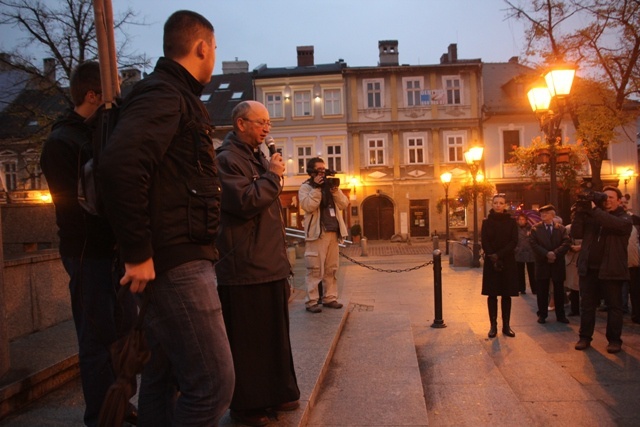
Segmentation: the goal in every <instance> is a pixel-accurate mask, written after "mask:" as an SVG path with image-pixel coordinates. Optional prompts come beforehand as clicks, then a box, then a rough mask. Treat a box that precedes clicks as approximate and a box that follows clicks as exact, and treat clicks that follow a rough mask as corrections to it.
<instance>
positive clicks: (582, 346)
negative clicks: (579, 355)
mask: <svg viewBox="0 0 640 427" xmlns="http://www.w3.org/2000/svg"><path fill="white" fill-rule="evenodd" d="M589 347H591V342H590V341H589V340H587V339H584V338H580V340H579V341H578V342H577V343H576V346H575V349H576V350H586V349H588V348H589Z"/></svg>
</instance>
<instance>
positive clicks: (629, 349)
mask: <svg viewBox="0 0 640 427" xmlns="http://www.w3.org/2000/svg"><path fill="white" fill-rule="evenodd" d="M441 248H442V245H441ZM345 252H346V253H347V254H348V255H349V256H350V257H352V258H354V259H355V260H357V261H358V262H361V263H364V264H366V265H367V266H369V268H364V267H362V266H360V265H355V264H353V263H351V262H350V261H347V260H346V259H344V258H341V267H340V271H339V283H340V287H341V290H340V292H341V294H340V300H341V302H343V303H345V308H344V309H342V310H330V309H325V310H323V312H322V313H319V314H311V313H308V312H306V311H305V310H304V292H303V291H302V288H303V285H302V283H303V280H304V266H303V260H301V259H298V260H296V266H295V272H296V277H295V279H294V287H295V288H296V291H295V292H294V298H293V300H292V302H291V304H290V313H291V337H292V344H293V352H294V361H295V365H296V372H297V374H298V381H299V385H300V389H301V392H302V396H301V404H302V405H301V408H300V409H299V410H297V411H293V412H292V413H288V414H282V415H281V416H280V418H279V420H278V421H275V420H274V421H273V422H272V424H273V425H278V426H304V425H310V426H321V425H322V426H326V425H336V426H338V425H339V426H345V425H360V426H373V425H410V426H426V425H429V426H454V425H455V426H459V425H466V426H484V425H492V426H493V425H498V426H499V425H504V426H507V425H509V426H513V425H531V426H561V425H562V426H564V425H581V426H592V425H593V426H602V425H605V426H606V425H620V426H627V425H629V426H631V425H637V424H638V421H637V420H639V419H640V405H638V396H639V395H640V369H639V368H640V325H635V324H632V323H631V322H630V321H629V319H628V317H625V325H624V329H623V337H622V338H623V340H624V344H623V352H622V353H619V354H615V355H610V354H608V353H607V352H606V350H605V347H606V344H607V342H606V338H605V337H604V328H605V313H599V314H598V321H597V325H596V333H595V336H594V341H593V343H592V344H593V347H592V348H591V349H589V350H587V351H585V352H579V351H576V350H574V349H573V345H574V344H575V342H576V341H577V329H578V322H579V320H578V319H577V318H575V317H572V318H570V319H571V324H569V325H565V324H561V323H556V322H555V319H554V316H553V313H551V315H550V317H549V318H548V319H547V323H546V324H544V325H540V324H538V323H536V315H535V311H536V308H535V305H536V303H535V296H534V295H531V294H526V295H523V296H522V297H519V298H514V300H513V309H512V322H511V324H512V328H513V329H514V331H515V332H516V334H517V336H516V337H515V338H508V337H504V336H503V335H502V334H501V333H499V334H498V337H497V338H494V339H491V340H490V339H488V338H487V331H488V328H489V324H488V319H487V309H486V298H485V297H482V296H481V295H480V284H481V269H468V268H454V267H452V266H450V265H449V263H448V259H447V257H446V256H443V257H442V282H443V296H442V299H443V319H444V323H445V324H446V327H445V328H432V327H431V325H432V324H433V317H434V312H435V311H434V296H433V267H432V266H431V265H429V266H427V267H424V268H420V269H416V270H411V271H403V272H398V273H387V272H381V271H378V270H376V269H379V270H408V269H411V268H413V267H415V266H418V265H421V264H424V262H425V261H428V260H429V259H430V258H431V246H430V244H425V243H414V244H413V245H407V244H406V243H397V244H395V243H394V244H390V243H388V242H387V243H386V244H384V245H380V244H371V243H370V245H369V256H367V257H361V256H359V253H358V248H357V247H351V248H349V249H347V250H346V251H345ZM347 303H349V304H348V305H347ZM499 327H501V323H500V321H499ZM61 329H62V330H63V331H59V335H58V339H57V340H56V339H51V338H49V339H48V340H47V341H43V342H41V343H37V342H36V337H32V338H31V340H32V341H33V342H32V343H31V344H30V345H29V346H26V345H25V344H24V343H21V345H22V346H23V348H30V349H31V350H30V351H24V352H23V353H21V354H22V355H23V356H21V357H22V358H23V359H22V360H21V361H20V362H21V366H22V369H23V372H22V373H23V374H24V376H25V378H27V379H25V380H23V381H22V382H21V383H20V384H21V386H22V391H23V392H24V390H25V388H28V386H29V380H28V378H29V373H28V369H29V368H28V367H27V365H28V361H27V359H29V358H30V357H31V358H41V357H42V355H43V354H46V353H47V352H48V349H49V348H50V346H51V343H55V344H56V345H57V346H61V347H65V346H66V347H67V348H68V347H69V346H71V347H74V345H73V343H74V340H75V337H74V336H73V334H72V333H69V328H66V329H65V328H61ZM70 330H71V331H72V327H71V329H70ZM34 335H39V334H34ZM62 341H64V342H65V343H66V344H62ZM16 345H18V343H17V344H16ZM35 349H38V350H35ZM12 352H13V346H12ZM72 353H73V352H72ZM12 354H13V353H12ZM69 357H73V354H71V355H68V356H67V357H66V358H61V360H67V361H68V360H69ZM66 363H68V362H66ZM53 365H55V364H53ZM60 366H63V365H60ZM48 369H50V370H51V369H53V367H52V366H50V367H49V368H48ZM30 375H31V377H32V376H33V373H31V374H30ZM2 387H3V386H2V385H0V397H1V396H2V390H3V388H2ZM81 419H82V400H81V394H80V387H79V382H78V381H77V380H73V381H71V382H69V383H68V384H67V385H66V386H63V387H61V388H60V389H59V390H57V391H55V392H52V393H51V394H49V395H47V396H45V397H43V398H41V399H39V400H37V401H36V402H34V403H33V404H32V405H31V406H29V407H27V408H26V409H25V410H23V411H21V412H18V413H17V414H14V415H11V416H9V417H8V418H6V419H4V420H2V421H0V426H1V427H9V426H11V427H14V426H24V425H38V426H44V427H46V426H59V425H78V424H79V420H81ZM221 425H223V426H233V425H235V424H234V423H233V422H232V421H231V420H230V419H229V418H228V416H226V417H225V418H224V419H223V420H222V423H221Z"/></svg>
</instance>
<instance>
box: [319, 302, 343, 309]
mask: <svg viewBox="0 0 640 427" xmlns="http://www.w3.org/2000/svg"><path fill="white" fill-rule="evenodd" d="M322 305H323V306H324V307H329V308H342V304H340V303H339V302H338V301H331V302H325V303H324V304H322Z"/></svg>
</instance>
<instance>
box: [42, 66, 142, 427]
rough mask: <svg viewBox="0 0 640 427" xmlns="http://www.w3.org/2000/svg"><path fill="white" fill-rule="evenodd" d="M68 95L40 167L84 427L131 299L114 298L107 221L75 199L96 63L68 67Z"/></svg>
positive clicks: (106, 383) (86, 149)
mask: <svg viewBox="0 0 640 427" xmlns="http://www.w3.org/2000/svg"><path fill="white" fill-rule="evenodd" d="M70 92H71V98H72V101H73V103H74V108H73V109H72V110H69V111H68V112H67V113H66V114H65V116H64V117H63V118H61V119H60V120H58V121H57V122H56V123H55V124H54V125H53V130H52V132H51V134H50V135H49V137H48V139H47V141H46V142H45V143H44V146H43V148H42V155H41V157H40V164H41V167H42V171H43V172H44V174H45V177H46V178H47V182H48V184H49V190H50V191H51V197H52V199H53V203H54V204H55V210H56V223H57V225H58V235H59V236H60V248H59V250H60V257H61V259H62V263H63V265H64V268H65V270H66V271H67V273H68V274H69V293H70V295H71V309H72V313H73V321H74V324H75V327H76V334H77V336H78V349H79V354H78V357H79V362H80V377H81V380H82V392H83V395H84V401H85V413H84V423H85V425H87V426H96V425H97V423H98V415H99V413H100V408H101V406H102V402H103V400H104V397H105V395H106V393H107V390H108V389H109V387H110V386H111V384H112V383H113V382H114V381H115V373H114V371H113V366H112V360H111V355H110V352H109V346H110V345H111V344H112V343H113V342H115V341H116V340H117V339H118V338H120V337H123V336H125V335H126V334H127V333H128V332H129V331H130V330H131V327H132V325H133V319H134V317H135V314H136V305H135V302H134V300H133V297H132V296H131V295H125V296H124V298H123V299H122V300H121V301H120V302H118V301H117V299H116V295H117V292H118V289H119V285H118V281H119V280H120V276H121V275H120V274H119V273H120V271H121V269H120V268H119V266H118V257H117V252H116V248H115V246H116V242H115V237H114V235H113V232H112V231H111V227H110V226H109V223H108V222H107V220H106V219H104V218H101V217H98V216H94V215H90V214H89V213H87V212H86V211H84V210H83V209H82V207H81V206H80V204H79V203H78V198H77V196H78V192H77V191H78V173H79V170H78V165H82V164H84V163H85V162H86V161H88V160H89V159H90V158H91V157H92V149H91V134H92V128H91V127H90V126H89V125H88V124H87V123H86V119H87V118H89V117H90V116H92V115H93V114H94V113H95V112H96V110H97V109H98V107H99V106H100V105H101V104H102V96H101V86H100V67H99V65H98V63H97V62H85V63H82V64H80V65H79V66H78V67H77V68H76V69H75V70H74V72H73V74H72V75H71V79H70ZM128 412H129V415H128V416H127V417H126V420H127V421H129V422H133V421H135V413H136V411H135V407H134V406H133V405H130V406H129V410H128Z"/></svg>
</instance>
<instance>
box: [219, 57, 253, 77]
mask: <svg viewBox="0 0 640 427" xmlns="http://www.w3.org/2000/svg"><path fill="white" fill-rule="evenodd" d="M248 72H249V62H248V61H238V58H236V60H235V61H222V74H237V73H248Z"/></svg>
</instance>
